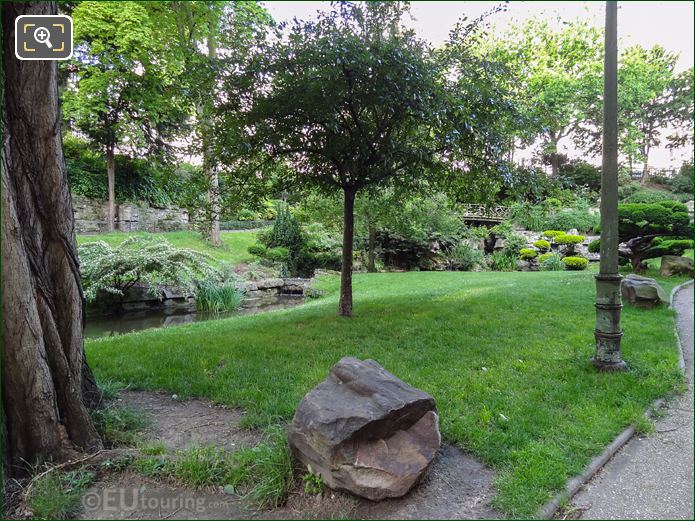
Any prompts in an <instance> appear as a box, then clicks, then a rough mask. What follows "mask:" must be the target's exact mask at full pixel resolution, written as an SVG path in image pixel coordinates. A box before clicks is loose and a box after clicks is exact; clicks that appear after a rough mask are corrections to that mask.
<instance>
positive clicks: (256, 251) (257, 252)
mask: <svg viewBox="0 0 695 521" xmlns="http://www.w3.org/2000/svg"><path fill="white" fill-rule="evenodd" d="M247 251H248V252H249V253H250V254H251V255H254V256H256V257H265V256H266V254H267V253H268V247H267V246H265V245H263V244H252V245H251V246H249V247H248V248H247Z"/></svg>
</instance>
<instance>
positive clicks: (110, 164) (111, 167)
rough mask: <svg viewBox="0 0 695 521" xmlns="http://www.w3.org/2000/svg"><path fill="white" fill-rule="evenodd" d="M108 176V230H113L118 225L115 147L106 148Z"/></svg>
mask: <svg viewBox="0 0 695 521" xmlns="http://www.w3.org/2000/svg"><path fill="white" fill-rule="evenodd" d="M106 178H107V180H108V185H109V203H108V209H107V211H106V230H107V231H109V232H112V231H114V230H115V228H116V226H115V224H114V222H115V220H116V157H115V155H114V150H113V147H111V146H110V147H109V148H108V149H107V150H106Z"/></svg>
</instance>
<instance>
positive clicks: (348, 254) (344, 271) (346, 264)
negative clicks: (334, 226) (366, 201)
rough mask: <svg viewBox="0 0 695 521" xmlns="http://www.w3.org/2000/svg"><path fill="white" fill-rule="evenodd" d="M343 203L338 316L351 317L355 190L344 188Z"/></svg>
mask: <svg viewBox="0 0 695 521" xmlns="http://www.w3.org/2000/svg"><path fill="white" fill-rule="evenodd" d="M343 193H344V202H343V261H342V266H341V269H340V302H339V304H338V315H339V316H341V317H351V316H352V243H353V238H354V235H355V190H354V189H348V188H345V189H344V190H343Z"/></svg>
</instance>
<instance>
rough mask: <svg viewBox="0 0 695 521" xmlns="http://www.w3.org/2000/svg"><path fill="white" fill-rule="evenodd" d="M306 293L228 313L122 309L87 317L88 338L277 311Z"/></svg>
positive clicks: (277, 297)
mask: <svg viewBox="0 0 695 521" xmlns="http://www.w3.org/2000/svg"><path fill="white" fill-rule="evenodd" d="M304 298H305V297H304V296H303V295H275V296H273V298H272V299H263V301H262V302H258V303H256V302H248V301H247V302H245V303H244V305H243V306H242V307H241V308H239V309H237V310H236V311H229V312H226V313H199V312H197V311H196V310H195V308H193V309H185V308H184V309H160V310H149V311H138V312H132V313H123V314H121V315H107V316H94V317H87V323H86V325H85V329H84V336H85V338H101V337H108V336H114V335H120V334H123V333H131V332H133V331H142V330H144V329H154V328H159V327H170V326H178V325H180V324H190V323H192V322H202V321H205V320H218V319H221V318H227V317H234V316H239V315H252V314H255V313H261V312H266V311H276V310H279V309H286V308H292V307H296V306H299V305H301V304H303V303H304Z"/></svg>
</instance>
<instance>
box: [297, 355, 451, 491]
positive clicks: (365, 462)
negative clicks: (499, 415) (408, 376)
mask: <svg viewBox="0 0 695 521" xmlns="http://www.w3.org/2000/svg"><path fill="white" fill-rule="evenodd" d="M289 443H290V448H291V449H292V453H293V454H294V456H295V457H296V458H297V459H298V460H299V461H300V462H301V463H302V464H303V465H305V466H306V465H311V469H312V471H313V472H315V473H318V474H320V475H321V477H322V478H323V481H324V483H325V484H326V485H327V486H328V487H330V488H333V489H339V490H346V491H348V492H352V493H353V494H356V495H358V496H361V497H365V498H367V499H371V500H373V501H379V500H382V499H385V498H394V497H400V496H403V495H404V494H406V493H407V492H408V491H409V490H410V489H411V488H412V487H413V486H414V485H415V484H416V483H417V482H418V481H419V480H420V479H421V478H422V477H423V476H424V475H425V473H426V472H427V470H428V468H429V466H430V464H431V463H432V460H433V459H434V456H435V454H436V453H437V450H438V449H439V445H440V443H441V436H440V434H439V417H438V416H437V412H436V407H435V402H434V398H432V397H431V396H430V395H429V394H427V393H425V392H423V391H420V390H419V389H416V388H414V387H412V386H410V385H408V384H407V383H405V382H403V381H402V380H400V379H398V378H396V377H395V376H394V375H392V374H391V373H389V372H388V371H386V370H385V369H384V368H383V367H381V366H380V365H379V364H378V363H376V362H375V361H373V360H365V361H360V360H358V359H356V358H351V357H345V358H343V359H341V360H340V361H339V362H338V363H337V364H335V365H334V366H333V367H332V368H331V370H330V373H329V374H328V377H327V378H326V379H325V380H324V381H323V382H321V383H320V384H319V385H317V386H316V387H315V388H314V389H312V390H311V391H310V392H309V393H308V394H307V395H306V396H305V397H304V398H303V399H302V401H301V402H300V403H299V405H298V407H297V411H296V412H295V415H294V419H293V420H292V424H291V426H290V429H289Z"/></svg>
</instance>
